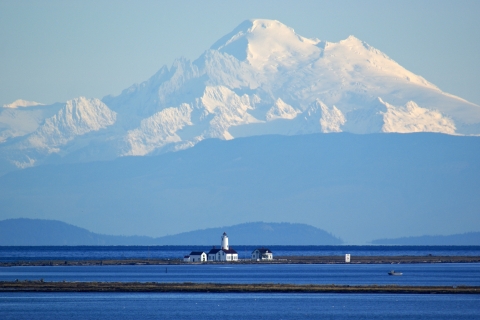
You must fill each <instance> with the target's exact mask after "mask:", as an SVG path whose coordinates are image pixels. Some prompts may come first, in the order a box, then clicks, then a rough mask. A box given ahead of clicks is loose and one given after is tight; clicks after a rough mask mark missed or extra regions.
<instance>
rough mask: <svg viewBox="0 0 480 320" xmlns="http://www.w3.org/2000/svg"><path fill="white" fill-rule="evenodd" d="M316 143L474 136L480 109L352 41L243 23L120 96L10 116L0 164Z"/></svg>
mask: <svg viewBox="0 0 480 320" xmlns="http://www.w3.org/2000/svg"><path fill="white" fill-rule="evenodd" d="M314 132H323V133H329V132H351V133H357V134H366V133H378V132H399V133H409V132H440V133H445V134H453V135H479V134H480V107H479V106H478V105H475V104H473V103H470V102H468V101H466V100H464V99H461V98H459V97H456V96H453V95H450V94H447V93H444V92H442V91H441V90H440V89H439V88H437V87H436V86H435V85H433V84H431V83H429V82H428V81H427V80H425V79H424V78H422V77H421V76H418V75H416V74H414V73H412V72H410V71H408V70H406V69H405V68H403V67H402V66H400V65H399V64H398V63H396V62H395V61H393V60H392V59H390V58H389V57H388V56H387V55H386V54H384V53H382V52H381V51H379V50H377V49H375V48H373V47H371V46H370V45H368V44H367V43H365V42H363V41H361V40H359V39H357V38H355V37H354V36H350V37H348V38H347V39H345V40H342V41H340V42H338V43H331V42H327V41H323V40H319V39H308V38H304V37H302V36H300V35H298V34H296V33H295V32H294V30H293V29H291V28H289V27H287V26H286V25H284V24H282V23H281V22H279V21H275V20H247V21H245V22H243V23H241V24H240V25H239V26H238V27H237V28H236V29H234V30H233V31H232V32H230V33H229V34H227V35H226V36H224V37H223V38H221V39H220V40H218V41H217V42H216V43H215V44H213V45H212V46H211V47H210V49H208V50H206V51H205V52H204V53H203V54H202V55H201V56H200V57H199V58H198V59H196V60H195V61H189V60H186V59H178V60H176V61H175V62H174V63H173V65H172V66H171V67H170V68H168V67H165V66H164V67H162V68H161V69H160V70H159V71H158V72H157V73H156V74H155V75H153V76H152V77H151V78H150V79H148V80H147V81H145V82H143V83H140V84H135V85H133V86H131V87H130V88H127V89H125V90H124V91H123V92H122V93H121V94H120V95H118V96H107V97H105V98H103V99H102V101H100V100H98V99H86V98H83V97H80V98H76V99H73V100H71V101H67V102H66V103H64V104H55V105H50V106H44V105H41V104H38V103H34V102H27V101H22V100H17V101H15V102H14V103H12V104H9V105H4V106H3V108H0V160H2V161H3V162H2V163H8V164H10V165H12V164H13V165H14V166H15V167H17V168H24V167H29V166H33V165H37V164H42V163H49V162H50V161H52V159H55V161H57V162H58V161H59V159H60V160H61V159H68V161H87V162H88V161H93V160H107V159H114V158H116V157H120V156H127V155H137V156H143V155H153V154H158V153H163V152H167V151H175V150H182V149H185V148H189V147H192V146H194V145H195V144H196V143H198V142H199V141H201V140H204V139H209V138H219V139H227V140H228V139H234V138H237V137H246V136H253V135H263V134H283V135H297V134H306V133H314ZM59 157H60V158H59ZM65 161H66V160H65ZM0 171H1V172H5V171H8V170H7V169H2V170H0Z"/></svg>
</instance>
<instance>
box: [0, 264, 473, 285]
mask: <svg viewBox="0 0 480 320" xmlns="http://www.w3.org/2000/svg"><path fill="white" fill-rule="evenodd" d="M391 269H396V270H397V271H401V272H403V276H400V277H394V276H389V275H388V274H387V272H388V271H390V270H391ZM15 279H19V280H39V279H44V280H45V281H63V280H66V281H121V282H129V281H132V282H135V281H138V282H151V281H154V282H212V283H213V282H215V283H295V284H308V283H312V284H349V285H354V284H398V285H475V286H480V264H478V263H465V264H461V263H442V264H396V265H391V264H352V265H344V264H334V265H329V264H317V265H315V264H310V265H308V264H307V265H302V264H297V265H295V264H292V265H281V264H280V265H272V264H264V265H235V264H232V265H169V266H144V265H133V266H84V267H72V266H57V267H4V268H0V280H9V281H14V280H15Z"/></svg>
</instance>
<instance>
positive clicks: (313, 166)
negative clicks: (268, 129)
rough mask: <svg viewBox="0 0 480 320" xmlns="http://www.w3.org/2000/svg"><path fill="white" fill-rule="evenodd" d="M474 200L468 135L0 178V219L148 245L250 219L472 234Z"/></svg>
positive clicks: (475, 162)
mask: <svg viewBox="0 0 480 320" xmlns="http://www.w3.org/2000/svg"><path fill="white" fill-rule="evenodd" d="M479 194H480V138H479V137H461V136H452V135H443V134H433V133H416V134H371V135H354V134H348V133H332V134H312V135H299V136H257V137H250V138H242V139H235V140H231V141H221V140H216V139H210V140H205V141H203V142H201V143H199V144H198V145H197V146H196V147H195V148H190V149H187V150H184V151H180V152H175V153H167V154H164V155H160V156H152V157H124V158H120V159H116V160H114V161H109V162H93V163H84V164H69V165H48V166H39V167H37V168H29V169H25V170H21V171H16V172H12V173H9V174H7V175H4V176H2V177H0V208H2V210H1V212H0V218H1V219H8V218H18V217H24V218H41V219H52V220H61V221H65V222H68V223H71V224H74V225H77V226H81V227H84V228H87V229H88V230H91V231H93V232H97V233H103V234H117V235H118V234H121V235H135V234H137V235H147V236H152V237H158V236H164V235H167V234H176V233H180V232H184V231H191V230H198V229H205V228H212V227H220V226H225V225H234V224H240V223H246V222H251V221H259V220H260V221H270V222H291V223H306V224H309V225H312V226H314V227H318V228H321V229H324V230H328V231H329V232H332V233H333V234H335V235H337V236H339V237H341V238H342V239H343V240H345V241H346V242H347V243H365V242H366V241H371V240H372V239H379V238H386V237H402V236H416V235H418V234H454V233H462V232H471V231H476V229H472V228H476V226H478V225H480V214H479V209H478V208H480V197H479V196H478V195H479Z"/></svg>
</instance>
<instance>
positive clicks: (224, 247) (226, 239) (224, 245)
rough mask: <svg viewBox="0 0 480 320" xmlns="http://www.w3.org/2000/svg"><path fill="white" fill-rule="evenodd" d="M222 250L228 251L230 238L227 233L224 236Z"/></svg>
mask: <svg viewBox="0 0 480 320" xmlns="http://www.w3.org/2000/svg"><path fill="white" fill-rule="evenodd" d="M222 249H223V250H228V236H227V233H226V232H224V233H223V235H222Z"/></svg>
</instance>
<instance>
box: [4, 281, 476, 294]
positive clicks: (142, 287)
mask: <svg viewBox="0 0 480 320" xmlns="http://www.w3.org/2000/svg"><path fill="white" fill-rule="evenodd" d="M0 292H217V293H227V292H232V293H233V292H235V293H242V292H243V293H402V294H408V293H416V294H480V287H478V286H477V287H475V286H458V287H457V286H397V285H385V286H377V285H361V286H348V285H294V284H215V283H156V282H146V283H140V282H43V281H41V280H40V281H18V282H5V281H0Z"/></svg>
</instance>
